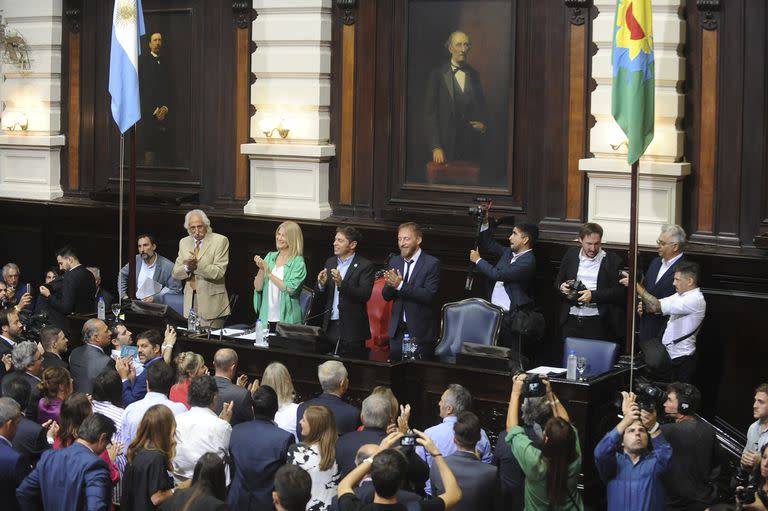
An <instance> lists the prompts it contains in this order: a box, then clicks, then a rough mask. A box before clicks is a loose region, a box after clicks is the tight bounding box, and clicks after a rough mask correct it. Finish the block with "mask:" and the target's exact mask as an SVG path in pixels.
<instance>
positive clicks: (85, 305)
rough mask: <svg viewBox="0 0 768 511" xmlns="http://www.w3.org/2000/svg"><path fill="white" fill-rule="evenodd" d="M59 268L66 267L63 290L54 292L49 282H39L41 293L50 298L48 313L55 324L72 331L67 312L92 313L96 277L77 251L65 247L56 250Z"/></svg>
mask: <svg viewBox="0 0 768 511" xmlns="http://www.w3.org/2000/svg"><path fill="white" fill-rule="evenodd" d="M56 260H57V261H58V263H59V269H60V270H63V271H64V272H65V273H64V276H63V277H62V283H61V293H52V292H51V290H50V288H49V287H48V286H45V285H43V286H40V296H44V297H45V298H47V299H48V314H49V320H50V323H51V324H52V325H56V326H57V327H59V328H61V329H62V330H64V333H65V334H67V335H68V334H69V322H68V321H67V318H66V316H67V315H69V314H72V313H73V312H80V313H92V312H93V297H94V296H96V280H95V279H94V278H93V274H92V273H91V272H89V271H88V270H87V269H86V267H85V266H83V265H82V264H80V259H79V258H78V257H77V252H76V251H75V250H74V249H73V248H72V247H64V248H62V249H60V250H59V251H58V252H56Z"/></svg>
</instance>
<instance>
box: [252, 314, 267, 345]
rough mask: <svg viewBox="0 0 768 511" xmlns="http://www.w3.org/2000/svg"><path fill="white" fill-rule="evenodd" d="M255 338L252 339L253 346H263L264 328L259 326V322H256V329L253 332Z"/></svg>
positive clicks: (258, 320)
mask: <svg viewBox="0 0 768 511" xmlns="http://www.w3.org/2000/svg"><path fill="white" fill-rule="evenodd" d="M253 333H254V334H256V337H255V338H254V339H253V345H254V346H262V345H263V344H264V327H263V326H262V325H261V320H260V319H257V320H256V327H255V328H254V331H253Z"/></svg>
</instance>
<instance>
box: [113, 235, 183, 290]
mask: <svg viewBox="0 0 768 511" xmlns="http://www.w3.org/2000/svg"><path fill="white" fill-rule="evenodd" d="M138 250H139V253H138V254H136V298H138V299H140V300H143V301H145V302H156V301H159V298H158V297H160V296H163V295H166V294H169V293H170V294H175V295H180V294H181V293H182V287H181V282H179V281H178V280H176V279H174V278H173V275H172V273H173V261H171V260H170V259H167V258H165V257H163V256H161V255H160V254H158V253H157V243H156V242H155V237H154V236H152V235H151V234H140V235H139V238H138ZM147 280H150V281H152V282H150V283H148V284H147V283H146V281H147ZM149 288H153V289H158V291H156V292H153V293H150V294H149V295H147V294H146V292H145V291H146V290H147V289H149ZM142 289H143V290H144V291H142ZM117 292H118V293H119V295H120V298H125V297H127V296H128V265H127V264H126V265H125V266H123V268H122V269H121V270H120V275H119V276H118V278H117ZM131 298H133V297H131Z"/></svg>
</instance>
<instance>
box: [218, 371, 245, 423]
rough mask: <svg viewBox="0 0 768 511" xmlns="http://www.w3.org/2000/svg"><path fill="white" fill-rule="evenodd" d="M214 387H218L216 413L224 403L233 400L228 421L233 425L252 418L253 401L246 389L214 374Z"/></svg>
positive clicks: (219, 411)
mask: <svg viewBox="0 0 768 511" xmlns="http://www.w3.org/2000/svg"><path fill="white" fill-rule="evenodd" d="M216 387H218V389H219V401H218V406H217V407H216V410H214V412H216V415H218V414H220V413H221V409H222V408H223V407H224V403H229V402H230V401H234V403H235V404H234V406H233V408H232V420H230V421H229V423H230V424H231V425H232V426H233V427H234V426H235V425H237V424H240V423H241V422H246V421H250V420H253V403H252V401H251V395H250V394H249V393H248V390H247V389H245V388H243V387H241V386H239V385H235V384H234V383H232V380H230V379H229V378H225V377H223V376H216Z"/></svg>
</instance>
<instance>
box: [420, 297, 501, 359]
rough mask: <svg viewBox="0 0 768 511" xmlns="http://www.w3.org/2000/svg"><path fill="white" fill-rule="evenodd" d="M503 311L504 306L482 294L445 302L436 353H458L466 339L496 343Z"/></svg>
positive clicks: (478, 342) (479, 342)
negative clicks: (486, 298)
mask: <svg viewBox="0 0 768 511" xmlns="http://www.w3.org/2000/svg"><path fill="white" fill-rule="evenodd" d="M503 313H504V311H503V309H502V308H501V307H499V306H497V305H493V304H492V303H489V302H488V301H486V300H483V299H482V298H467V299H466V300H461V301H460V302H451V303H446V304H445V305H443V311H442V321H441V325H440V340H439V341H438V342H437V346H436V347H435V356H438V357H448V358H451V357H455V356H456V353H458V352H459V351H460V350H461V344H462V343H463V342H464V341H468V342H474V343H477V344H486V345H492V346H495V345H496V340H497V338H498V336H499V330H500V329H501V317H502V315H503Z"/></svg>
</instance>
